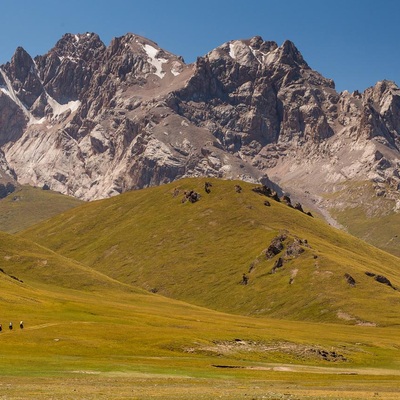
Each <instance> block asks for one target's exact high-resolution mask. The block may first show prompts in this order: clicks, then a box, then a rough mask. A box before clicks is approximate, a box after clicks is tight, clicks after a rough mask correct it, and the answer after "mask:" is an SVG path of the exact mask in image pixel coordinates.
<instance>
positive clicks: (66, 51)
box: [35, 33, 106, 104]
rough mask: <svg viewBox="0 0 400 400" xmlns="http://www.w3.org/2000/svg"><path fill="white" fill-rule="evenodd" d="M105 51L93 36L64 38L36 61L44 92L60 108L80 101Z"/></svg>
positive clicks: (78, 35)
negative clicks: (58, 104)
mask: <svg viewBox="0 0 400 400" xmlns="http://www.w3.org/2000/svg"><path fill="white" fill-rule="evenodd" d="M105 49H106V47H105V45H104V43H103V42H102V41H101V40H100V38H99V36H98V35H97V34H95V33H84V34H71V33H68V34H65V35H64V36H63V37H62V38H61V39H60V40H59V41H58V42H57V43H56V45H55V46H54V47H53V48H52V49H51V50H50V51H49V52H48V53H47V54H45V55H44V56H38V57H36V58H35V62H36V65H37V68H38V71H39V77H40V79H41V80H42V82H43V84H44V87H45V90H46V92H47V93H48V94H49V95H50V96H51V97H52V98H53V99H55V100H56V101H57V102H58V103H60V104H67V103H68V102H70V101H76V100H78V99H80V97H81V95H82V94H83V93H84V92H85V91H86V90H87V89H88V87H89V85H90V80H91V78H92V76H93V73H94V72H95V71H96V70H97V69H98V68H99V66H100V65H101V62H102V57H103V55H104V52H105Z"/></svg>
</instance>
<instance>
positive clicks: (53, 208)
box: [0, 186, 83, 233]
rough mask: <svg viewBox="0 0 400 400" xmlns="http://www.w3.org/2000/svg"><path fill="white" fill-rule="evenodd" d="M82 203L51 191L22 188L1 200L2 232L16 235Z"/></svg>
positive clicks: (0, 224)
mask: <svg viewBox="0 0 400 400" xmlns="http://www.w3.org/2000/svg"><path fill="white" fill-rule="evenodd" d="M82 203H83V202H82V201H81V200H78V199H76V198H74V197H70V196H65V195H62V194H60V193H56V192H53V191H50V190H42V189H39V188H34V187H31V186H20V187H18V188H17V190H16V191H15V192H13V193H11V194H10V195H8V196H7V197H5V198H3V199H1V200H0V231H3V232H7V233H16V232H18V231H21V230H23V229H26V228H28V227H29V226H31V225H34V224H36V223H38V222H40V221H43V220H45V219H47V218H50V217H53V216H55V215H57V214H60V213H62V212H63V211H65V210H68V209H70V208H73V207H76V206H78V205H80V204H82Z"/></svg>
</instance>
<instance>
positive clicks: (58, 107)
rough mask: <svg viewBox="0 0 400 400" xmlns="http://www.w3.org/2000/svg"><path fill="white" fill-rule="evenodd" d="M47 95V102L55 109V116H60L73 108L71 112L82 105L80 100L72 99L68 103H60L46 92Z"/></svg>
mask: <svg viewBox="0 0 400 400" xmlns="http://www.w3.org/2000/svg"><path fill="white" fill-rule="evenodd" d="M46 95H47V96H46V97H47V103H48V104H49V105H50V106H51V108H52V109H53V116H54V117H58V116H59V115H61V114H63V113H64V112H65V111H67V110H71V112H74V111H76V110H77V109H78V108H79V106H80V105H81V102H80V101H79V100H75V101H70V102H68V103H66V104H60V103H58V102H57V101H56V100H54V99H53V98H52V97H51V96H50V95H49V94H46Z"/></svg>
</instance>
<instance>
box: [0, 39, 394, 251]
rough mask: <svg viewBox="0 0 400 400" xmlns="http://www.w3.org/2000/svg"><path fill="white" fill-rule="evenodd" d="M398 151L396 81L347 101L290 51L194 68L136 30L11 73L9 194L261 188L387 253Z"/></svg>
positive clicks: (6, 134) (6, 100)
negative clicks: (186, 181)
mask: <svg viewBox="0 0 400 400" xmlns="http://www.w3.org/2000/svg"><path fill="white" fill-rule="evenodd" d="M399 145H400V89H399V88H398V87H397V86H396V84H395V83H394V82H390V81H385V80H383V81H381V82H378V83H377V84H376V85H375V86H374V87H371V88H368V89H367V90H365V91H364V92H363V93H359V92H357V91H356V92H353V93H349V92H347V91H344V92H341V93H338V92H337V91H336V90H335V84H334V82H333V81H332V80H331V79H327V78H325V77H323V76H322V75H321V74H320V73H318V72H317V71H314V70H313V69H312V68H311V67H310V66H309V65H308V64H307V62H306V61H305V60H304V58H303V56H302V55H301V53H300V52H299V50H298V49H297V48H296V47H295V45H294V44H293V43H292V42H290V41H285V42H284V43H283V44H282V45H281V46H278V44H277V43H275V42H273V41H265V40H263V39H262V38H261V37H259V36H256V37H253V38H250V39H247V40H232V41H230V42H227V43H224V44H223V45H221V46H220V47H218V48H216V49H214V50H212V51H211V52H209V53H208V54H206V55H205V56H202V57H199V58H198V59H197V61H196V62H195V63H192V64H186V63H185V62H184V60H183V59H182V57H179V56H176V55H173V54H171V53H170V52H168V51H166V50H163V49H161V48H160V47H159V46H158V45H157V44H156V43H154V42H152V41H151V40H148V39H146V38H143V37H141V36H138V35H134V34H131V33H129V34H126V35H125V36H122V37H119V38H115V39H113V40H112V42H111V43H110V45H109V46H105V45H104V43H103V42H102V41H101V40H100V38H99V36H98V35H96V34H94V33H85V34H66V35H64V36H63V37H62V38H61V39H60V40H59V41H58V42H57V43H56V45H55V46H54V48H52V49H51V50H50V51H49V52H48V53H47V54H45V55H42V56H37V57H35V58H32V57H31V56H30V55H29V54H28V53H27V52H26V51H25V50H24V49H23V48H21V47H19V48H17V50H16V52H15V54H14V56H13V57H12V59H11V61H10V62H8V63H6V64H5V65H2V66H0V171H1V172H0V175H1V177H0V178H1V182H2V184H3V186H4V187H5V185H6V183H8V184H11V185H14V184H17V183H19V184H28V185H32V186H39V187H43V186H45V187H46V188H51V189H52V190H54V191H59V192H61V193H63V194H68V195H72V196H74V197H77V198H79V199H82V200H95V199H101V198H106V197H111V196H114V195H117V194H120V193H122V192H125V191H128V190H131V189H139V188H144V187H148V186H155V185H159V184H163V183H168V182H171V181H174V180H177V179H179V178H183V177H196V176H209V177H219V178H225V179H240V180H244V181H250V182H260V183H264V184H267V185H269V186H271V187H273V188H274V189H275V190H276V191H277V192H278V193H279V194H280V195H282V194H286V195H290V196H293V197H295V198H296V199H298V200H299V201H301V202H302V203H303V204H305V205H306V206H308V207H309V208H312V209H313V210H314V211H315V212H317V213H320V214H321V215H322V216H324V218H326V219H327V220H328V221H329V222H330V223H331V224H333V225H335V226H344V227H345V228H347V229H348V230H349V231H350V232H355V233H357V234H358V235H359V236H361V237H363V238H365V239H367V240H368V239H369V240H370V241H371V242H372V243H374V242H376V241H377V240H378V239H377V238H378V236H379V237H382V232H380V231H379V232H378V231H377V232H376V234H374V232H375V231H374V229H375V227H376V223H375V222H376V221H375V220H373V218H387V219H389V222H388V223H389V225H390V224H391V223H392V221H397V217H398V213H397V212H398V210H399V209H400V196H399V188H400V172H399V171H400V152H399ZM6 193H9V191H7V190H6ZM349 212H351V213H352V215H354V213H358V214H360V215H362V218H361V219H362V220H363V224H364V225H363V226H362V227H361V226H360V223H359V219H358V220H357V221H356V220H355V219H354V218H349ZM367 220H370V221H374V223H372V222H371V223H367V222H365V221H367ZM386 231H387V232H388V233H387V237H386V236H385V234H386V233H385V234H383V236H384V241H383V242H384V243H380V244H381V247H383V248H385V246H386V248H385V249H386V250H389V251H390V250H392V252H396V250H395V249H396V248H397V246H398V244H399V242H398V240H399V239H398V238H397V235H396V234H395V233H393V230H392V229H388V230H386ZM374 244H376V243H374Z"/></svg>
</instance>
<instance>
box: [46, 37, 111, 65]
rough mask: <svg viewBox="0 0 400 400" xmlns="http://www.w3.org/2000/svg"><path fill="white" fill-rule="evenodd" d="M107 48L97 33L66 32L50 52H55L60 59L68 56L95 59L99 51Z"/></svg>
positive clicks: (73, 58) (85, 59)
mask: <svg viewBox="0 0 400 400" xmlns="http://www.w3.org/2000/svg"><path fill="white" fill-rule="evenodd" d="M104 50H105V45H104V43H103V42H102V41H101V39H100V37H99V35H97V34H96V33H89V32H87V33H81V34H72V33H67V34H65V35H64V36H63V37H62V38H61V39H60V40H59V41H58V42H57V43H56V45H55V46H54V48H53V49H52V50H50V53H55V54H56V55H57V56H58V57H59V58H60V60H61V61H62V60H63V59H64V58H68V59H69V60H71V61H75V62H77V61H79V60H83V61H93V58H96V57H97V56H98V55H99V53H102V52H103V51H104Z"/></svg>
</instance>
